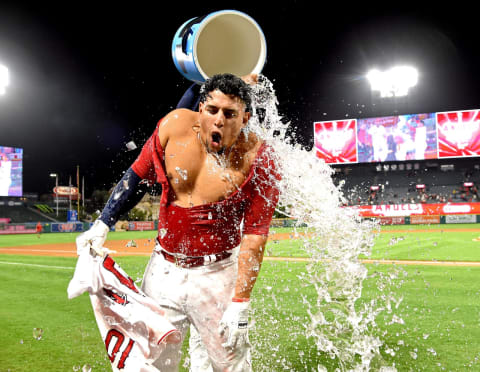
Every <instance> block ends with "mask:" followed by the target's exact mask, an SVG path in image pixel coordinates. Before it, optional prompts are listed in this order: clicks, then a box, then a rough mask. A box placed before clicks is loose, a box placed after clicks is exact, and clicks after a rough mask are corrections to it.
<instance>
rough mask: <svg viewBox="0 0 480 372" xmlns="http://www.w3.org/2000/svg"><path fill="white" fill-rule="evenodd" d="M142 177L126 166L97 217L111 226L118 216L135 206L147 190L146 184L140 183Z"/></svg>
mask: <svg viewBox="0 0 480 372" xmlns="http://www.w3.org/2000/svg"><path fill="white" fill-rule="evenodd" d="M140 181H142V179H141V178H140V177H139V176H137V174H136V173H135V172H134V171H133V170H132V168H128V170H127V171H126V172H125V174H124V175H123V177H122V179H121V180H120V182H119V183H118V184H117V185H116V186H115V189H114V190H113V192H112V195H110V198H109V199H108V201H107V204H106V205H105V208H103V211H102V214H101V215H100V217H99V219H100V220H102V221H103V222H104V223H105V224H106V225H107V226H108V227H112V226H113V225H115V223H116V222H117V221H118V218H119V217H120V216H121V215H122V214H124V213H126V212H128V211H129V210H130V209H132V208H133V207H135V206H136V205H137V204H138V203H139V202H140V200H142V198H143V196H144V195H145V193H146V192H147V189H148V185H147V184H146V183H141V182H140Z"/></svg>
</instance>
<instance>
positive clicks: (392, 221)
mask: <svg viewBox="0 0 480 372" xmlns="http://www.w3.org/2000/svg"><path fill="white" fill-rule="evenodd" d="M379 220H380V225H405V217H380V218H379Z"/></svg>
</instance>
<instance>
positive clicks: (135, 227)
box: [128, 221, 155, 231]
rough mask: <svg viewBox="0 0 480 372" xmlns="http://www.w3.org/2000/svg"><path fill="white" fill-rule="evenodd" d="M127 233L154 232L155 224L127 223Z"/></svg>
mask: <svg viewBox="0 0 480 372" xmlns="http://www.w3.org/2000/svg"><path fill="white" fill-rule="evenodd" d="M128 230H129V231H146V230H155V223H154V222H153V221H133V222H129V223H128Z"/></svg>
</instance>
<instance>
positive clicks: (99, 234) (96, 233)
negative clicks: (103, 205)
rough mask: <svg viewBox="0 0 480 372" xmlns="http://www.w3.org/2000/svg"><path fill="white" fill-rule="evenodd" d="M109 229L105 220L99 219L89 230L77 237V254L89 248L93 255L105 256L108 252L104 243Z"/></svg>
mask: <svg viewBox="0 0 480 372" xmlns="http://www.w3.org/2000/svg"><path fill="white" fill-rule="evenodd" d="M109 230H110V228H109V227H108V226H107V225H106V224H105V223H104V222H103V221H101V220H99V219H97V220H96V221H95V223H94V224H93V225H92V227H91V228H90V229H89V230H87V231H85V232H84V233H83V234H81V235H79V236H78V237H77V239H76V242H77V254H78V255H80V253H81V252H84V251H85V250H86V249H88V250H90V253H92V255H93V256H96V255H97V256H101V257H103V256H104V254H105V253H106V252H105V250H104V249H103V244H104V243H105V240H107V233H108V231H109Z"/></svg>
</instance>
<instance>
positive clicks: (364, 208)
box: [0, 203, 480, 235]
mask: <svg viewBox="0 0 480 372" xmlns="http://www.w3.org/2000/svg"><path fill="white" fill-rule="evenodd" d="M346 208H354V209H356V210H358V212H359V215H360V216H361V217H363V218H375V219H378V220H379V221H380V224H382V225H426V224H459V223H480V203H447V204H420V203H418V204H394V205H361V206H356V207H346ZM91 225H92V223H91V222H65V223H57V222H53V223H42V227H43V231H42V232H43V233H51V232H56V233H57V232H70V233H71V232H75V233H78V232H82V231H86V230H88V229H89V228H90V226H91ZM124 225H126V226H127V227H126V229H128V230H129V231H150V230H157V229H158V221H128V222H126V223H125V224H124ZM295 225H296V220H295V219H293V218H275V219H273V220H272V223H271V227H293V226H295ZM35 226H36V223H31V222H30V223H22V224H11V223H8V222H7V221H6V220H5V219H0V235H2V234H35V233H36V229H35ZM114 230H115V229H112V231H114Z"/></svg>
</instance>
